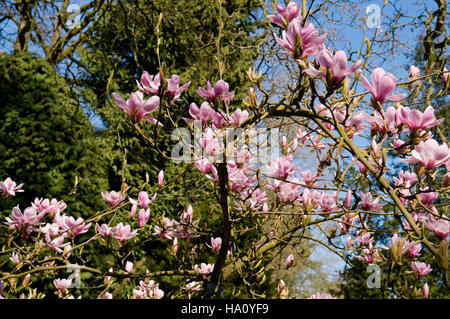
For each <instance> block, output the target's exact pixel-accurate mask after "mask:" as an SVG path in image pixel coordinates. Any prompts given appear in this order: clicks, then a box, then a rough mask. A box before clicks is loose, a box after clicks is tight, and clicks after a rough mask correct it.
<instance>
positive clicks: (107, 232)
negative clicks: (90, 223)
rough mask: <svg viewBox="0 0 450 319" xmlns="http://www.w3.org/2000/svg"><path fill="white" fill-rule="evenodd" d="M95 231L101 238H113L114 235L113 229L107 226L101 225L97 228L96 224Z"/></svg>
mask: <svg viewBox="0 0 450 319" xmlns="http://www.w3.org/2000/svg"><path fill="white" fill-rule="evenodd" d="M97 231H98V233H99V234H100V235H102V236H103V237H108V236H110V237H111V236H113V235H114V229H113V227H109V226H108V225H107V224H102V225H101V226H99V225H98V224H97Z"/></svg>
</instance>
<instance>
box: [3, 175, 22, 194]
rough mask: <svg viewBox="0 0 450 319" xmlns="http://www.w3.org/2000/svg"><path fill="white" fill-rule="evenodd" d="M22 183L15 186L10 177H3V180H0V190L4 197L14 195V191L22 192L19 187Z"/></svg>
mask: <svg viewBox="0 0 450 319" xmlns="http://www.w3.org/2000/svg"><path fill="white" fill-rule="evenodd" d="M22 186H23V184H20V185H18V186H16V182H14V181H13V180H12V179H11V178H10V177H8V178H7V179H5V180H4V181H3V182H0V190H1V191H3V195H4V196H5V197H9V196H15V195H16V192H18V193H20V192H23V189H21V188H22Z"/></svg>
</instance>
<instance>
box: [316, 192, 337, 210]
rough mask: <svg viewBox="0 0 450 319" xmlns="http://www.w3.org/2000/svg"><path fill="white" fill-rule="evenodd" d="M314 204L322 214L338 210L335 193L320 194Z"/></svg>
mask: <svg viewBox="0 0 450 319" xmlns="http://www.w3.org/2000/svg"><path fill="white" fill-rule="evenodd" d="M316 203H317V205H319V206H320V208H321V210H322V212H324V213H331V212H335V211H337V210H338V207H337V206H336V193H333V194H328V193H322V196H321V197H320V198H319V199H317V200H316Z"/></svg>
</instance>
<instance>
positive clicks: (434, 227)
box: [423, 214, 450, 240]
mask: <svg viewBox="0 0 450 319" xmlns="http://www.w3.org/2000/svg"><path fill="white" fill-rule="evenodd" d="M423 225H424V226H425V227H426V228H427V229H429V230H430V231H431V232H432V233H433V235H434V236H437V237H439V238H440V239H442V240H445V239H446V238H447V237H448V235H449V234H450V222H449V221H448V220H445V219H442V218H441V219H439V220H436V219H435V218H434V216H433V215H431V214H430V215H428V220H427V221H424V222H423Z"/></svg>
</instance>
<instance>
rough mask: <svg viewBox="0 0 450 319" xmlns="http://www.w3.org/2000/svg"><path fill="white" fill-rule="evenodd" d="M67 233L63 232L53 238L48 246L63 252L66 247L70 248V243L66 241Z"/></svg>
mask: <svg viewBox="0 0 450 319" xmlns="http://www.w3.org/2000/svg"><path fill="white" fill-rule="evenodd" d="M66 237H67V235H66V234H62V235H61V236H58V237H55V238H54V239H52V240H51V241H50V242H49V243H47V246H48V247H49V248H50V249H51V250H53V251H56V252H58V253H60V254H61V253H63V252H64V250H65V249H66V247H69V248H70V243H69V242H66V243H65V242H64V241H65V240H66Z"/></svg>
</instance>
